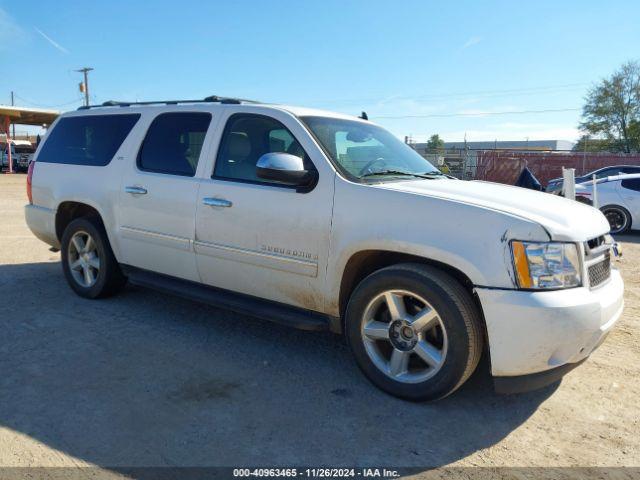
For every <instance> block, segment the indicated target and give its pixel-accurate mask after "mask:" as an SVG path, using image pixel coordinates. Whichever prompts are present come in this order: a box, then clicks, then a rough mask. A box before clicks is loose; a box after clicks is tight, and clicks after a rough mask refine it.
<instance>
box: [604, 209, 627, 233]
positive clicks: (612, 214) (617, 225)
mask: <svg viewBox="0 0 640 480" xmlns="http://www.w3.org/2000/svg"><path fill="white" fill-rule="evenodd" d="M602 213H604V216H605V217H606V218H607V220H608V222H609V227H610V228H611V233H620V232H621V231H623V230H625V229H626V228H627V222H628V219H627V215H626V214H625V213H624V212H623V211H622V210H620V209H619V208H616V207H609V208H607V209H605V210H603V212H602Z"/></svg>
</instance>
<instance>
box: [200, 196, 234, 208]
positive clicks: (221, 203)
mask: <svg viewBox="0 0 640 480" xmlns="http://www.w3.org/2000/svg"><path fill="white" fill-rule="evenodd" d="M202 203H204V204H205V205H206V206H208V207H227V208H228V207H230V206H232V205H233V203H231V202H230V201H229V200H224V199H222V198H211V197H207V198H203V199H202Z"/></svg>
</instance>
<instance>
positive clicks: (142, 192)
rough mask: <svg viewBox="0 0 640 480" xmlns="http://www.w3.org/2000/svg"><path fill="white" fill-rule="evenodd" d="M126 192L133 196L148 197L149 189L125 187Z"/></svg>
mask: <svg viewBox="0 0 640 480" xmlns="http://www.w3.org/2000/svg"><path fill="white" fill-rule="evenodd" d="M124 191H125V192H127V193H131V194H132V195H146V194H147V189H146V188H143V187H132V186H129V187H124Z"/></svg>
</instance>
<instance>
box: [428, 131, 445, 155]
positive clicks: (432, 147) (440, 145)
mask: <svg viewBox="0 0 640 480" xmlns="http://www.w3.org/2000/svg"><path fill="white" fill-rule="evenodd" d="M427 153H444V140H442V139H441V138H440V135H438V134H437V133H436V134H435V135H431V137H430V138H429V140H428V141H427Z"/></svg>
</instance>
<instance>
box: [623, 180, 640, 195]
mask: <svg viewBox="0 0 640 480" xmlns="http://www.w3.org/2000/svg"><path fill="white" fill-rule="evenodd" d="M620 185H622V188H626V189H628V190H635V191H636V192H640V178H630V179H628V180H622V182H620Z"/></svg>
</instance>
